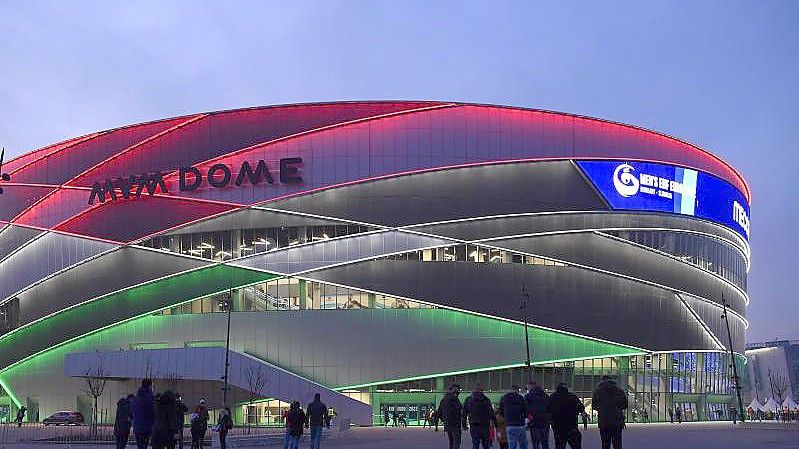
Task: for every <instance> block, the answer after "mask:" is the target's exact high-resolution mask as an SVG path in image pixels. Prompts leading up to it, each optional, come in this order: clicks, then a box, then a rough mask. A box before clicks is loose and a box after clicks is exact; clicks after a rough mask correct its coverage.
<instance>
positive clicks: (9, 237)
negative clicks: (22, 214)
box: [0, 225, 43, 275]
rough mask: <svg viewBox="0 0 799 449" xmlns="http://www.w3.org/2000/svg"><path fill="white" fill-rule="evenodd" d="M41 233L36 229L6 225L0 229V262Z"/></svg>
mask: <svg viewBox="0 0 799 449" xmlns="http://www.w3.org/2000/svg"><path fill="white" fill-rule="evenodd" d="M42 232H43V231H40V230H38V229H31V228H26V227H24V226H14V225H7V226H5V227H0V260H3V259H5V258H6V257H7V256H8V255H9V254H11V253H12V252H14V251H16V250H17V249H19V248H20V247H21V246H22V245H24V244H25V243H27V242H28V241H30V240H31V239H32V238H34V237H36V236H37V235H39V234H41V233H42ZM1 274H2V273H0V275H1Z"/></svg>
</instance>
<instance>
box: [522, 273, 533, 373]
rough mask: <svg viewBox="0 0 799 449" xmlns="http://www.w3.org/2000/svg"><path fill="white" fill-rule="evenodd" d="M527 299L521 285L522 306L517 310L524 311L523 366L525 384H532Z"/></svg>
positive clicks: (527, 296) (528, 294)
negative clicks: (525, 373)
mask: <svg viewBox="0 0 799 449" xmlns="http://www.w3.org/2000/svg"><path fill="white" fill-rule="evenodd" d="M529 299H530V293H528V292H527V289H526V288H525V287H524V284H522V304H521V306H520V307H519V308H520V309H522V310H524V313H523V314H522V315H523V317H524V346H525V348H526V349H527V359H526V360H525V365H527V382H528V383H533V367H532V365H531V364H530V335H529V333H528V331H527V301H528V300H529Z"/></svg>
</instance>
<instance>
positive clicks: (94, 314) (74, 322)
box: [0, 265, 274, 369]
mask: <svg viewBox="0 0 799 449" xmlns="http://www.w3.org/2000/svg"><path fill="white" fill-rule="evenodd" d="M272 277H274V276H272V275H269V274H266V273H259V272H255V271H251V270H246V269H242V268H234V267H228V266H224V265H217V266H212V267H206V268H203V269H198V270H193V271H191V272H188V273H183V274H180V275H177V276H173V277H169V278H166V279H161V280H159V281H157V282H152V283H148V284H144V285H139V286H136V287H133V288H130V289H127V290H124V291H119V292H115V293H112V294H109V295H107V296H104V297H102V298H98V299H96V300H93V301H90V302H87V303H85V304H81V305H78V306H77V307H72V308H69V309H65V310H63V311H61V312H60V313H57V314H55V315H53V316H51V317H48V318H47V319H44V320H39V321H35V322H32V323H30V324H29V325H27V326H24V327H20V328H17V329H15V330H14V331H12V332H11V333H8V334H5V335H3V336H2V337H0V369H4V368H6V367H8V366H9V365H11V364H13V363H16V362H19V361H21V360H23V359H25V358H27V357H31V356H33V355H35V354H38V353H42V352H44V351H47V350H49V349H51V348H52V347H53V346H55V345H58V344H61V343H64V342H67V341H69V340H71V339H74V338H78V337H81V336H83V335H86V334H88V333H91V332H93V331H97V330H100V329H103V328H105V327H108V326H112V325H116V324H118V323H120V322H123V321H125V320H128V319H131V318H135V317H139V316H142V315H145V314H147V313H151V312H154V311H157V310H160V309H163V308H167V307H171V306H174V305H176V304H180V303H183V302H186V301H189V300H192V299H195V298H199V297H203V296H207V295H210V294H214V293H218V292H221V291H226V290H228V289H230V288H232V287H234V286H238V285H247V284H251V283H257V282H262V281H266V280H268V279H270V278H272ZM84 298H88V296H85V297H84ZM23 302H24V299H23V298H20V305H22V303H23Z"/></svg>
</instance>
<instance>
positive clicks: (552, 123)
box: [186, 105, 748, 204]
mask: <svg viewBox="0 0 799 449" xmlns="http://www.w3.org/2000/svg"><path fill="white" fill-rule="evenodd" d="M577 123H587V124H588V125H587V126H576V124H577ZM575 133H580V134H581V137H582V138H581V139H578V138H577V137H576V136H575ZM628 134H629V135H630V136H633V137H629V136H628ZM577 142H580V143H581V144H579V145H578V144H577ZM642 145H643V146H644V147H643V148H642ZM638 155H640V156H638ZM655 155H656V156H657V157H658V158H659V160H662V161H663V162H665V163H674V164H678V165H686V166H689V167H694V168H697V169H700V170H705V171H709V172H710V173H713V174H717V175H718V176H721V177H726V178H728V179H731V182H734V183H737V185H738V186H739V189H740V190H741V191H743V192H748V189H746V188H745V187H746V186H745V185H743V181H742V180H741V178H740V177H739V176H738V175H737V174H736V173H735V172H734V170H732V169H731V168H730V167H729V166H728V165H726V164H725V163H723V162H722V161H720V160H719V159H717V158H715V157H714V156H711V155H709V154H708V153H706V152H704V151H702V150H700V149H698V148H696V147H693V146H691V145H688V144H684V143H682V142H679V141H676V140H674V139H671V138H668V137H665V136H662V135H659V134H655V133H652V132H648V131H643V130H639V129H636V128H632V127H629V126H625V125H617V124H610V123H607V122H601V121H598V120H592V119H585V118H580V117H573V116H565V115H562V114H555V113H548V112H542V111H531V110H520V109H511V108H497V107H485V106H474V105H459V106H455V107H444V108H438V109H428V110H424V111H418V112H413V113H409V114H402V115H395V116H388V117H380V118H376V119H374V120H370V121H366V122H360V123H353V124H348V125H344V126H341V127H336V128H331V129H327V130H325V131H324V132H319V133H313V134H309V135H304V136H300V137H298V138H293V139H286V140H282V141H279V142H275V143H273V144H269V145H261V146H257V147H253V148H251V149H248V150H247V151H242V152H239V153H235V154H232V155H229V156H225V157H223V158H220V159H217V160H214V161H210V162H207V163H202V164H199V165H198V167H199V168H200V170H201V171H207V169H208V168H210V165H211V164H212V163H224V164H228V165H231V166H234V167H237V166H240V165H241V164H242V163H243V162H245V161H250V162H253V161H257V160H259V159H263V160H267V161H275V160H277V159H278V158H286V157H301V158H302V159H303V162H304V168H303V180H304V182H303V184H302V185H292V184H289V185H265V184H261V185H259V186H248V187H247V188H244V189H235V190H230V189H228V190H226V189H202V188H201V189H197V190H194V191H192V192H186V194H187V195H191V196H194V197H199V198H206V199H214V200H219V201H229V202H237V203H244V204H252V203H255V202H258V201H265V200H268V199H271V198H276V197H279V196H281V195H287V194H296V193H299V192H302V191H307V190H310V189H319V188H325V187H330V186H333V185H338V184H341V183H347V182H355V181H360V180H364V179H370V178H373V177H378V176H387V175H394V174H398V173H405V172H409V171H419V170H426V169H432V168H442V167H450V166H457V165H463V164H485V163H496V162H500V161H513V160H520V159H522V160H524V159H536V160H546V159H571V158H587V159H592V158H605V159H635V158H636V157H639V158H642V159H648V158H650V157H653V156H655Z"/></svg>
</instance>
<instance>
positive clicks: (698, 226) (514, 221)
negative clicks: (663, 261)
mask: <svg viewBox="0 0 799 449" xmlns="http://www.w3.org/2000/svg"><path fill="white" fill-rule="evenodd" d="M412 229H413V230H415V231H419V232H426V233H430V234H435V235H440V236H443V237H451V238H456V239H463V240H479V239H501V238H505V237H509V236H514V235H529V234H537V233H553V232H566V231H580V230H603V229H652V230H658V229H668V230H678V231H679V230H684V231H693V232H699V233H703V234H710V235H713V236H717V237H719V238H721V239H723V240H725V241H727V242H730V243H731V244H733V245H735V246H737V247H738V248H739V249H740V250H741V251H742V252H744V253H746V251H747V249H746V242H744V241H743V239H741V238H740V237H739V236H738V235H737V234H735V233H734V232H732V231H730V230H728V229H726V228H722V227H721V226H718V225H715V224H713V223H708V222H705V221H700V220H695V219H692V218H685V217H679V216H674V215H668V214H658V213H635V212H634V213H625V212H585V213H582V212H569V213H554V214H540V215H520V216H515V217H490V218H485V219H477V220H466V221H458V222H453V223H439V224H430V225H420V226H414V227H413V228H412Z"/></svg>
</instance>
